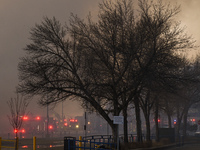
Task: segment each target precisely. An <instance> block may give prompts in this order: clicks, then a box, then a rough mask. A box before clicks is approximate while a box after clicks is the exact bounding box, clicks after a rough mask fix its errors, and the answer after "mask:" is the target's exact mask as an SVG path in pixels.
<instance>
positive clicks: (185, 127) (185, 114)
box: [183, 109, 189, 137]
mask: <svg viewBox="0 0 200 150" xmlns="http://www.w3.org/2000/svg"><path fill="white" fill-rule="evenodd" d="M188 110H189V109H186V110H185V112H184V116H183V136H184V137H186V136H187V133H186V131H187V117H188Z"/></svg>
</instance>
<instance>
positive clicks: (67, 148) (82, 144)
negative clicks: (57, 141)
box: [64, 136, 116, 150]
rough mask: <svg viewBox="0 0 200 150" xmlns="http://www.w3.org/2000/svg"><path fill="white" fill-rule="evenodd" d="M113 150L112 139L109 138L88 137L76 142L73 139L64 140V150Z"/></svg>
mask: <svg viewBox="0 0 200 150" xmlns="http://www.w3.org/2000/svg"><path fill="white" fill-rule="evenodd" d="M76 149H79V150H86V149H89V150H104V149H107V150H113V149H116V144H114V141H113V138H112V137H111V136H108V137H105V136H89V137H84V138H82V137H81V136H80V137H79V140H76V138H74V137H65V138H64V150H76Z"/></svg>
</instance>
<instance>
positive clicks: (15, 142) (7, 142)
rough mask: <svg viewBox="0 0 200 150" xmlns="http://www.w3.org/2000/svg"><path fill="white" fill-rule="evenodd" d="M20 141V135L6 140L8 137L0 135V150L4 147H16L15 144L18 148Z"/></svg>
mask: <svg viewBox="0 0 200 150" xmlns="http://www.w3.org/2000/svg"><path fill="white" fill-rule="evenodd" d="M12 143H13V146H12ZM18 143H19V140H18V137H17V139H15V140H6V139H2V138H1V137H0V150H1V149H2V148H13V149H14V148H15V146H16V147H17V149H18Z"/></svg>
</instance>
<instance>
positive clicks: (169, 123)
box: [167, 113, 172, 128]
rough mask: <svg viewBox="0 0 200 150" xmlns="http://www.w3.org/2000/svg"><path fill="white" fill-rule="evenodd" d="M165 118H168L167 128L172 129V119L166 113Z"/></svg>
mask: <svg viewBox="0 0 200 150" xmlns="http://www.w3.org/2000/svg"><path fill="white" fill-rule="evenodd" d="M167 118H168V126H169V128H172V118H171V115H170V114H169V113H167Z"/></svg>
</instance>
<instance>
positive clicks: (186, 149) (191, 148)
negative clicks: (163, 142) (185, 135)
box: [169, 143, 200, 150]
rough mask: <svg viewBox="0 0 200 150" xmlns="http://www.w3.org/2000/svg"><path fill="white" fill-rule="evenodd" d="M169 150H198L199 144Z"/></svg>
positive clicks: (199, 148)
mask: <svg viewBox="0 0 200 150" xmlns="http://www.w3.org/2000/svg"><path fill="white" fill-rule="evenodd" d="M169 150H200V143H199V144H187V145H184V146H181V147H174V148H171V149H169Z"/></svg>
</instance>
